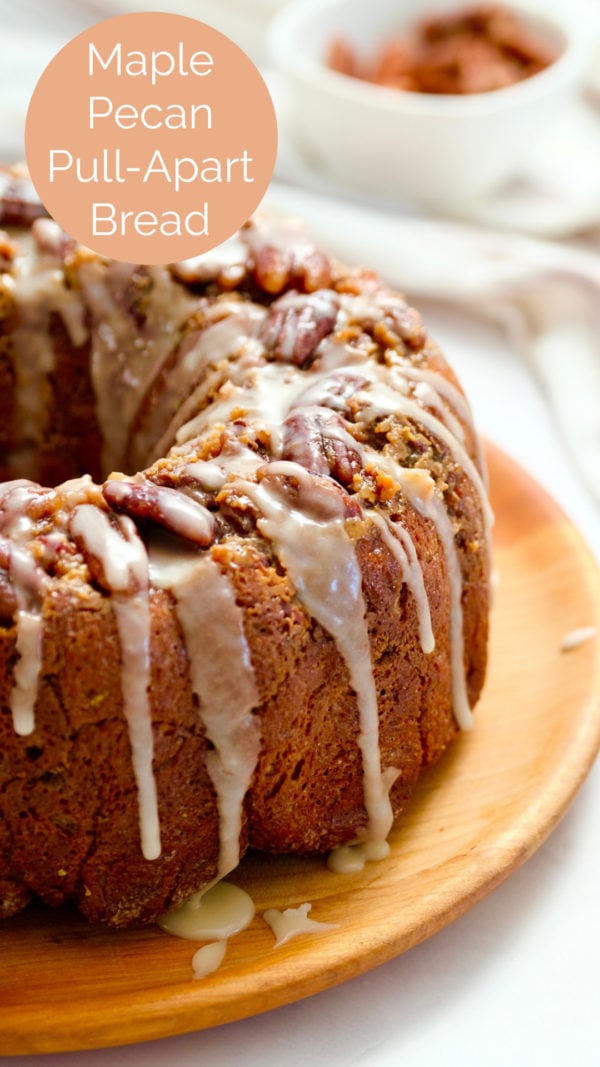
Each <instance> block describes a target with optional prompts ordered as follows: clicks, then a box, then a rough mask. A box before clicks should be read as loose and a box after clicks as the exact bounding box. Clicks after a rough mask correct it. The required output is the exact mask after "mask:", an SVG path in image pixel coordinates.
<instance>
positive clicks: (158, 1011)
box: [0, 450, 600, 1055]
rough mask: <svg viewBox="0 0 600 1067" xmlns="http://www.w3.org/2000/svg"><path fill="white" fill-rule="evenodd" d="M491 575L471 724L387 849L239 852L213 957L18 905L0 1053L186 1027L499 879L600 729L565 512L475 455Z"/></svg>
mask: <svg viewBox="0 0 600 1067" xmlns="http://www.w3.org/2000/svg"><path fill="white" fill-rule="evenodd" d="M489 464H490V474H491V481H492V490H493V503H494V508H495V511H496V516H497V521H496V530H495V542H496V567H497V571H498V576H499V581H498V588H497V595H496V603H495V607H494V614H493V628H492V643H491V667H490V673H489V679H488V682H487V685H486V691H485V695H484V698H483V700H482V702H481V704H480V706H479V708H478V711H477V715H476V727H475V729H474V730H473V731H472V732H471V733H469V734H465V735H463V736H462V738H461V739H460V741H459V743H458V744H457V745H456V747H455V748H454V750H453V751H452V752H451V753H449V755H448V757H447V758H446V759H445V760H444V762H443V765H442V766H441V767H439V768H438V769H437V770H436V771H434V772H433V773H432V774H431V775H430V776H429V777H428V778H427V780H426V781H425V782H424V783H423V784H422V787H421V788H420V790H419V793H418V795H417V797H416V799H415V800H414V802H413V803H412V804H411V807H410V810H409V811H408V812H407V813H406V815H405V816H404V818H403V819H402V820H400V822H399V823H398V825H397V827H396V829H395V831H394V832H393V834H392V838H391V841H392V853H391V856H390V857H389V859H388V860H385V861H382V862H380V863H373V864H370V865H369V866H368V867H367V868H366V870H365V871H364V872H362V873H360V874H355V875H345V876H343V875H335V874H332V873H331V872H330V871H328V869H327V867H326V865H325V862H324V861H323V860H311V859H295V858H285V857H279V858H269V857H264V856H259V855H253V856H250V857H248V858H247V859H246V860H244V862H243V863H242V865H241V866H240V868H239V870H238V871H237V872H236V873H235V875H233V876H232V877H231V878H230V879H229V880H230V881H234V882H236V883H237V884H238V885H240V886H242V887H244V888H245V889H247V890H248V891H249V892H250V894H251V896H252V897H253V899H254V901H255V903H256V909H257V912H256V917H255V919H254V921H253V923H252V924H251V926H250V927H249V928H248V929H247V930H246V931H244V932H243V933H241V934H238V935H237V936H236V937H234V938H232V939H231V941H230V944H229V946H228V950H227V954H226V957H225V961H224V963H223V964H222V966H221V967H220V969H219V970H218V971H216V972H215V973H214V974H213V975H211V976H209V977H207V978H205V979H203V980H201V981H194V980H192V970H191V957H192V954H193V952H194V950H195V948H196V947H197V946H196V945H194V944H192V943H190V942H187V941H181V940H178V939H177V938H173V937H170V936H169V935H168V934H165V933H163V932H161V931H160V930H158V929H157V928H152V929H147V930H142V931H127V932H121V933H110V932H107V931H105V930H99V929H94V928H92V927H89V926H87V925H86V924H85V923H83V922H82V921H81V920H80V919H78V918H77V916H76V915H75V914H74V913H73V912H71V911H66V910H61V911H59V912H56V913H53V912H51V911H49V910H47V909H43V908H41V907H39V908H36V907H34V908H31V909H30V910H29V911H28V912H26V913H24V914H23V915H21V916H19V917H17V918H15V919H12V920H9V921H7V922H6V923H5V924H4V925H3V926H2V928H1V929H0V946H1V958H2V968H1V972H0V1053H1V1054H4V1055H6V1054H15V1053H32V1052H56V1051H66V1050H73V1049H84V1048H93V1047H101V1046H108V1045H117V1044H125V1043H129V1042H136V1041H143V1040H149V1039H151V1038H158V1037H167V1036H170V1035H174V1034H179V1033H184V1032H188V1031H192V1030H199V1029H203V1028H205V1027H210V1026H215V1025H217V1024H220V1023H225V1022H229V1021H232V1020H234V1019H240V1018H243V1017H246V1016H248V1015H252V1014H255V1013H258V1012H262V1011H265V1010H267V1009H270V1008H274V1007H277V1006H280V1005H282V1004H286V1003H289V1002H291V1001H294V1000H297V999H300V998H301V997H305V996H308V995H309V994H312V993H316V992H318V991H319V990H322V989H325V988H327V987H328V986H332V985H335V984H336V983H339V982H342V981H344V980H346V979H348V978H351V977H353V976H354V975H357V974H359V973H361V972H363V971H365V970H367V969H369V968H371V967H374V966H376V965H377V964H379V963H382V962H383V961H384V960H388V959H390V958H391V957H393V956H395V955H397V954H399V953H401V952H403V951H404V950H405V949H408V948H410V947H411V946H412V945H415V944H416V943H417V942H419V941H423V940H424V939H425V938H427V937H430V936H431V935H432V934H434V933H436V931H438V930H440V929H441V928H442V927H444V926H445V925H446V924H447V923H449V922H451V921H452V920H453V919H455V918H457V917H458V916H459V915H461V914H462V913H463V912H465V911H466V910H467V909H468V908H469V907H471V905H473V904H474V903H475V902H476V901H478V900H480V899H481V898H482V897H483V896H484V895H485V894H486V893H488V892H489V891H490V890H491V889H493V888H494V887H495V886H496V885H498V884H499V883H500V882H501V881H502V880H503V879H504V878H506V877H507V876H508V875H509V874H510V873H511V872H512V871H513V870H515V869H516V868H517V867H518V866H519V865H520V864H521V863H523V861H524V860H526V859H527V857H528V856H530V855H531V853H532V852H533V851H534V850H535V849H536V848H537V847H538V846H539V845H540V844H541V842H542V841H543V840H544V838H545V837H546V836H547V834H548V833H549V832H550V831H551V830H552V828H553V827H554V825H555V824H556V823H557V821H558V819H559V818H560V816H561V815H562V814H563V812H564V811H565V809H566V807H567V806H568V804H569V802H570V801H571V799H572V798H573V796H574V794H575V792H576V790H577V789H578V787H579V785H580V784H581V782H582V780H583V778H584V776H585V774H586V772H587V771H588V769H589V768H590V766H591V763H592V761H593V759H594V756H595V754H596V752H597V749H598V747H599V744H600V639H599V638H595V639H593V640H590V641H588V642H587V643H586V644H584V645H582V646H580V647H579V648H577V649H575V650H573V651H571V652H569V653H564V652H561V651H560V642H561V639H562V637H563V636H564V634H565V633H566V632H567V631H570V630H573V629H575V628H579V627H583V626H596V627H598V629H599V631H600V576H599V573H598V569H597V566H596V564H595V562H594V560H593V559H592V557H591V555H590V554H589V552H588V550H587V549H586V547H585V546H584V544H583V543H582V541H581V538H580V537H579V535H578V533H577V532H576V530H574V529H573V527H572V526H571V525H570V524H569V522H568V521H567V520H566V519H565V517H564V516H563V514H562V513H561V512H560V510H559V509H558V508H557V506H556V505H555V504H554V503H553V502H552V501H551V500H550V499H549V498H548V496H547V495H546V494H545V493H544V491H543V490H542V489H540V488H539V486H537V485H536V484H535V483H534V482H533V481H532V480H531V479H530V478H529V477H528V476H527V475H525V474H524V473H523V471H522V470H521V469H520V468H518V467H517V466H516V465H515V464H514V463H513V462H512V461H510V460H509V459H507V458H506V457H505V456H504V455H502V454H501V453H499V452H498V451H495V450H492V451H491V452H490V455H489ZM305 901H310V902H312V904H313V909H312V913H311V915H312V917H313V918H315V919H318V920H322V921H324V922H330V923H337V924H338V926H337V927H336V929H333V930H330V931H327V932H325V933H321V934H319V935H303V936H301V937H298V938H297V939H295V940H292V941H291V942H289V943H288V944H287V945H285V946H283V947H281V948H278V949H275V948H274V947H273V946H274V939H273V936H272V934H271V931H270V929H269V928H268V927H267V925H266V924H265V922H264V921H263V919H262V918H261V915H262V912H263V911H264V910H265V909H266V908H269V907H278V908H285V907H292V906H297V905H299V904H302V903H304V902H305Z"/></svg>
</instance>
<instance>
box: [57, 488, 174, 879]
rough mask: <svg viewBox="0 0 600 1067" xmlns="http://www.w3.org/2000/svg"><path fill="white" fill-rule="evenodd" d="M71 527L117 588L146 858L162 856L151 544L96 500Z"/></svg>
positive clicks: (126, 712)
mask: <svg viewBox="0 0 600 1067" xmlns="http://www.w3.org/2000/svg"><path fill="white" fill-rule="evenodd" d="M71 531H72V533H73V535H74V536H75V537H77V538H79V539H81V540H82V541H83V543H84V544H85V546H86V550H87V551H88V552H89V553H90V554H91V555H92V556H94V557H95V558H96V559H98V560H100V562H101V564H102V568H103V571H104V575H105V577H106V580H107V582H108V584H109V586H110V589H111V590H112V593H113V598H112V604H113V609H114V613H115V618H116V622H117V629H118V632H119V641H120V646H121V687H122V694H123V713H124V715H125V719H126V721H127V726H128V730H129V743H130V745H131V754H132V764H133V772H134V776H135V780H136V784H137V790H138V804H139V818H140V837H141V845H142V852H143V855H144V856H145V858H146V859H149V860H151V859H157V858H158V856H160V852H161V845H160V825H159V817H158V798H157V793H156V781H155V778H154V772H153V766H152V764H153V758H154V740H153V736H152V714H151V710H150V700H149V695H148V689H149V684H150V604H149V599H148V593H149V581H148V558H147V555H146V550H145V548H144V545H143V543H142V541H141V540H140V537H139V535H138V533H137V530H136V528H135V525H134V523H133V522H132V521H131V519H129V518H128V517H127V516H120V517H119V519H118V529H117V528H116V527H115V526H114V525H113V524H112V523H111V521H110V519H109V517H108V515H107V514H106V513H105V512H103V511H101V510H100V508H97V507H95V506H94V505H92V504H81V505H80V506H79V507H77V508H75V510H74V512H73V516H72V519H71Z"/></svg>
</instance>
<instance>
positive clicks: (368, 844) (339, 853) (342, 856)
mask: <svg viewBox="0 0 600 1067" xmlns="http://www.w3.org/2000/svg"><path fill="white" fill-rule="evenodd" d="M389 854H390V846H389V845H388V843H387V841H377V842H373V841H359V842H357V843H356V844H354V845H340V846H339V847H338V848H334V849H332V851H331V852H330V853H329V856H328V857H327V866H328V867H329V870H330V871H333V872H334V873H335V874H355V873H356V872H357V871H362V870H364V867H365V864H367V863H372V862H373V861H374V860H384V859H386V858H387V856H389Z"/></svg>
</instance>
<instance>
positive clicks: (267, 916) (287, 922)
mask: <svg viewBox="0 0 600 1067" xmlns="http://www.w3.org/2000/svg"><path fill="white" fill-rule="evenodd" d="M311 909H312V904H300V905H299V907H297V908H286V909H285V911H279V910H278V909H277V908H267V910H266V911H264V912H263V919H264V920H265V922H266V923H267V924H268V925H269V926H270V927H271V929H272V931H273V933H274V935H275V948H279V947H280V946H281V945H285V944H286V942H287V941H291V939H292V938H293V937H298V935H299V934H322V933H324V932H325V931H326V930H337V929H338V926H339V923H324V922H318V921H317V920H316V919H309V917H308V913H309V912H310V911H311Z"/></svg>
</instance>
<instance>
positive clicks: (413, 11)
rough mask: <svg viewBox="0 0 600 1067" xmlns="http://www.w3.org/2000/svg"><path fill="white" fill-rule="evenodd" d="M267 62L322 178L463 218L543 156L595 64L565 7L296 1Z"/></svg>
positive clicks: (293, 128)
mask: <svg viewBox="0 0 600 1067" xmlns="http://www.w3.org/2000/svg"><path fill="white" fill-rule="evenodd" d="M549 8H550V11H549V10H548V9H549ZM269 51H270V58H271V61H272V63H273V65H274V66H275V67H276V69H277V70H278V71H279V72H280V75H281V77H282V79H283V82H284V85H285V88H286V93H287V96H286V115H285V117H286V121H287V130H286V132H287V133H288V134H289V135H290V136H291V139H292V141H293V144H294V147H295V149H296V150H297V151H298V152H299V153H300V154H301V156H302V157H303V159H304V160H305V161H306V162H307V163H308V164H309V165H310V167H311V168H312V170H313V172H318V173H321V174H322V175H323V176H324V177H326V178H327V179H328V180H329V182H331V181H333V182H335V183H338V184H339V185H341V186H343V187H344V188H345V189H347V190H349V191H353V192H356V193H364V194H368V195H369V197H370V198H373V197H375V198H377V197H381V198H382V199H386V200H388V201H389V200H393V201H409V202H412V203H415V204H417V205H421V206H425V207H428V208H433V209H436V210H442V211H448V210H450V211H456V212H459V213H464V210H465V209H466V208H468V206H469V204H470V203H473V202H478V201H480V200H482V199H485V198H486V197H487V196H488V195H490V194H493V193H495V192H496V191H497V190H498V189H499V188H501V187H502V185H503V184H504V183H506V182H507V181H508V180H510V179H511V178H513V177H514V176H515V175H517V174H518V172H519V169H520V167H522V166H523V165H524V164H526V163H527V162H528V161H529V160H530V158H531V157H532V155H534V154H535V151H536V143H539V139H540V138H541V137H542V136H543V135H547V132H548V128H549V126H550V125H551V124H552V122H553V121H554V119H555V117H556V115H557V109H558V108H560V107H561V106H562V105H563V104H565V103H566V102H568V100H569V97H570V96H571V95H573V94H574V93H576V92H577V91H578V89H579V87H580V85H581V82H582V78H583V72H584V68H585V61H586V57H587V48H586V42H585V39H584V35H583V33H582V31H581V30H580V27H579V26H578V22H577V18H576V15H575V14H574V13H573V12H572V9H571V5H569V4H568V2H567V0H554V2H553V4H552V5H548V4H547V3H545V2H544V0H510V2H509V3H507V4H504V3H502V4H498V3H480V4H473V3H471V4H470V6H468V7H464V6H461V0H371V2H370V3H365V2H364V0H295V2H292V3H291V4H290V5H288V6H287V7H286V8H284V10H283V11H282V13H281V14H280V15H279V16H278V17H277V18H276V19H275V21H274V23H273V25H272V27H271V31H270V36H269Z"/></svg>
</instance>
